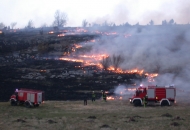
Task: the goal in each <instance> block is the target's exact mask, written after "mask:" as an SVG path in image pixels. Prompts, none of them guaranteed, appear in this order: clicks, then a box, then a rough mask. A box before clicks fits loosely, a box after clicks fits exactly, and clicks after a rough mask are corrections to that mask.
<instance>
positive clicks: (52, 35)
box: [0, 25, 190, 101]
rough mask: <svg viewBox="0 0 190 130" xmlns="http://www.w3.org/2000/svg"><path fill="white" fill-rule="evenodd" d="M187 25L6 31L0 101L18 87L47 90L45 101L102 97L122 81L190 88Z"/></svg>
mask: <svg viewBox="0 0 190 130" xmlns="http://www.w3.org/2000/svg"><path fill="white" fill-rule="evenodd" d="M187 27H189V25H172V26H134V27H130V28H129V27H128V28H127V27H122V28H121V27H112V28H64V29H62V30H56V31H55V30H53V29H50V28H49V29H46V30H45V29H44V30H43V31H42V30H40V29H31V30H24V29H23V30H16V31H15V32H12V31H10V30H6V31H5V32H4V33H3V34H1V35H0V82H1V84H0V101H8V100H9V97H10V96H11V94H12V93H13V92H14V91H15V89H19V88H29V89H39V90H43V91H44V92H45V99H46V100H81V99H83V95H84V93H85V92H87V93H88V94H89V98H90V96H91V91H95V93H96V94H97V98H101V90H106V91H110V94H113V93H114V92H115V90H116V88H117V87H118V86H120V85H122V86H125V87H126V88H127V87H129V88H135V87H138V85H140V84H141V83H142V84H145V85H161V86H165V85H171V84H175V85H176V86H177V88H178V90H184V89H186V90H187V91H189V85H188V83H189V81H190V80H189V78H190V77H189V74H190V73H189V72H190V69H189V60H188V59H189V56H188V54H189V51H190V45H189V41H190V40H189V37H188V36H189V34H190V32H189V31H188V29H187ZM114 56H115V59H118V58H121V59H120V60H119V62H118V64H117V63H115V64H114V63H113V60H114ZM107 57H110V60H111V61H112V64H111V63H109V64H108V65H107V64H106V63H107V61H106V60H107V59H108V58H107ZM111 61H110V62H111ZM115 62H116V61H115Z"/></svg>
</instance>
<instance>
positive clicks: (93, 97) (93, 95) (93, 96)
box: [92, 91, 96, 102]
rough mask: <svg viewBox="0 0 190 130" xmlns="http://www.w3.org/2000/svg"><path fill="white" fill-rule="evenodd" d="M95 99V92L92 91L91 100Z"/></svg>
mask: <svg viewBox="0 0 190 130" xmlns="http://www.w3.org/2000/svg"><path fill="white" fill-rule="evenodd" d="M95 99H96V94H95V93H94V91H92V102H95Z"/></svg>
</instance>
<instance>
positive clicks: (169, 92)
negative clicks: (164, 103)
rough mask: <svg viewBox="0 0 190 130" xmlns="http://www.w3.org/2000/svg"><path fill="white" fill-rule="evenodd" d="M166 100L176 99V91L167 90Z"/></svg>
mask: <svg viewBox="0 0 190 130" xmlns="http://www.w3.org/2000/svg"><path fill="white" fill-rule="evenodd" d="M166 98H171V99H174V98H175V90H174V89H166Z"/></svg>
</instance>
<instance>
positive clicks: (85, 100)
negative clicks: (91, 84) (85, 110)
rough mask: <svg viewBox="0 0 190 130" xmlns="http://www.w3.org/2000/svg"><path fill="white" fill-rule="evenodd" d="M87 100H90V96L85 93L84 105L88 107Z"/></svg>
mask: <svg viewBox="0 0 190 130" xmlns="http://www.w3.org/2000/svg"><path fill="white" fill-rule="evenodd" d="M87 99H88V96H87V94H86V93H85V94H84V105H87Z"/></svg>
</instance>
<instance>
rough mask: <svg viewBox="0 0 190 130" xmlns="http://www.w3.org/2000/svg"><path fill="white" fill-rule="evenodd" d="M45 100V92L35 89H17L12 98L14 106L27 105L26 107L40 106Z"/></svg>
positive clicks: (11, 101)
mask: <svg viewBox="0 0 190 130" xmlns="http://www.w3.org/2000/svg"><path fill="white" fill-rule="evenodd" d="M43 101H44V92H43V91H40V90H33V89H20V90H18V89H16V91H15V93H14V94H13V95H12V96H11V98H10V103H11V105H12V106H17V105H25V106H26V107H32V106H34V107H38V106H39V105H40V104H41V103H42V102H43Z"/></svg>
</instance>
